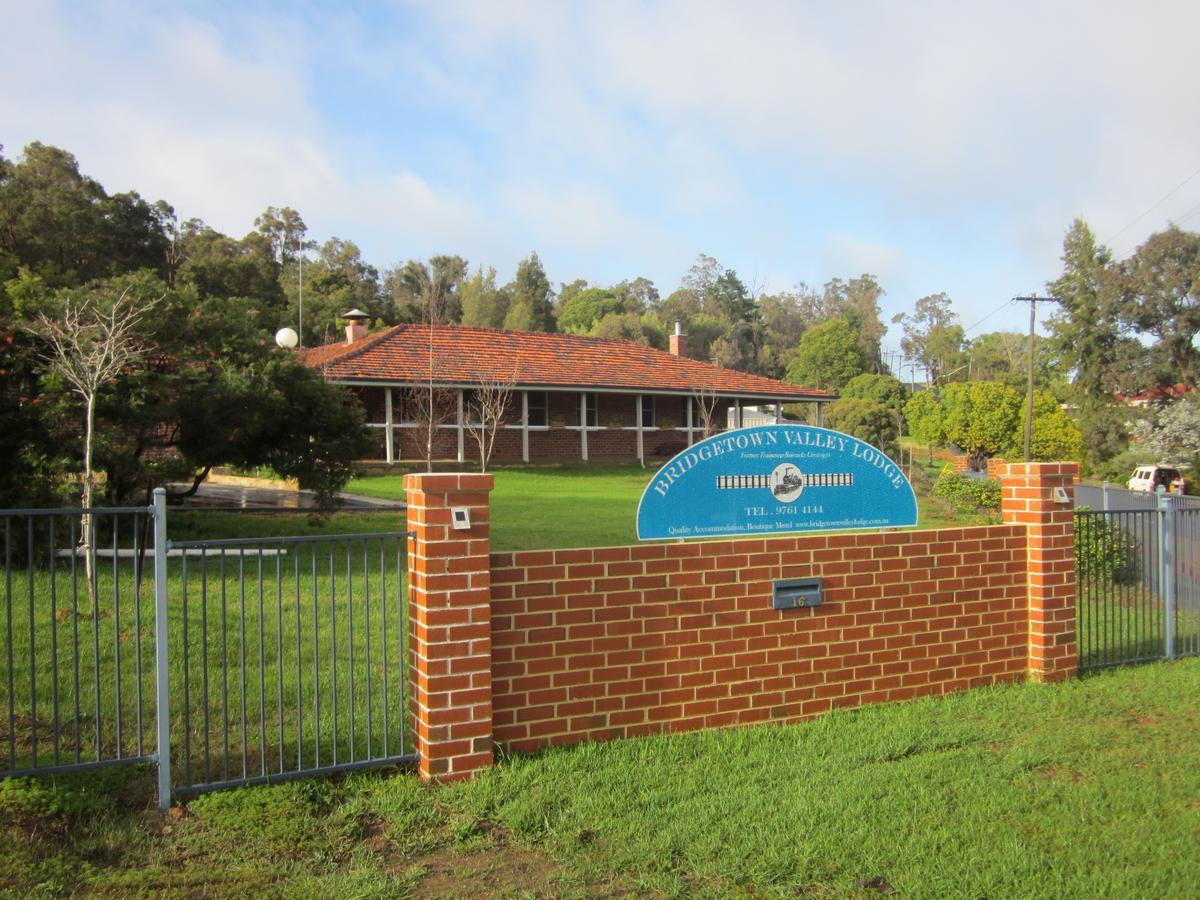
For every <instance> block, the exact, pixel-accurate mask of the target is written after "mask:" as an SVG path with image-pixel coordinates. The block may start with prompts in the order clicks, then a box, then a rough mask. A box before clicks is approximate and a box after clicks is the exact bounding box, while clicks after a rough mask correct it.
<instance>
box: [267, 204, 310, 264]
mask: <svg viewBox="0 0 1200 900" xmlns="http://www.w3.org/2000/svg"><path fill="white" fill-rule="evenodd" d="M254 227H255V229H257V231H258V233H259V234H261V235H262V236H263V237H264V238H266V240H267V243H268V245H269V246H270V248H271V253H272V255H273V256H274V257H275V261H276V262H277V263H279V265H280V267H281V268H286V267H287V266H289V265H291V264H292V263H293V262H295V260H296V257H297V256H300V255H301V254H303V253H304V251H305V250H311V249H313V244H312V242H311V241H310V240H309V239H308V226H307V225H305V224H304V219H303V218H301V216H300V213H298V212H296V210H294V209H292V208H291V207H290V206H284V207H282V208H280V207H277V206H268V207H267V208H266V210H265V211H264V212H263V213H262V214H261V215H259V216H258V217H257V218H256V219H255V220H254Z"/></svg>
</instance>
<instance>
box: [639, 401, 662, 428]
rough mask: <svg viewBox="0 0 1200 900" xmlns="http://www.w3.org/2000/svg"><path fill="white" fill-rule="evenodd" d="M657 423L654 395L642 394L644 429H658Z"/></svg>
mask: <svg viewBox="0 0 1200 900" xmlns="http://www.w3.org/2000/svg"><path fill="white" fill-rule="evenodd" d="M647 419H649V421H647ZM655 421H656V419H655V408H654V395H653V394H642V428H657V427H658V426H657V425H655Z"/></svg>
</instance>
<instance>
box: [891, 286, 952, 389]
mask: <svg viewBox="0 0 1200 900" xmlns="http://www.w3.org/2000/svg"><path fill="white" fill-rule="evenodd" d="M892 321H893V322H895V323H897V324H898V325H900V326H902V327H903V329H904V337H902V338H901V339H900V346H901V348H903V350H904V355H905V356H907V357H908V358H909V359H916V360H919V361H920V363H921V365H922V366H924V368H925V371H926V373H927V374H928V377H929V383H930V384H932V385H937V384H938V382H939V381H940V380H941V379H942V377H943V376H944V375H946V374H948V373H951V372H954V371H955V370H956V369H959V368H961V367H962V366H963V365H964V364H965V363H964V359H963V352H962V351H963V344H964V342H965V335H964V334H963V329H962V326H961V325H959V324H958V316H957V315H956V314H955V313H954V311H953V310H952V309H951V308H950V297H949V296H948V295H946V294H930V295H928V296H925V297H922V298H921V299H920V300H918V301H917V303H916V306H915V308H914V309H913V314H912V315H911V316H909V315H907V314H906V313H898V314H897V315H896V316H894V317H893V318H892Z"/></svg>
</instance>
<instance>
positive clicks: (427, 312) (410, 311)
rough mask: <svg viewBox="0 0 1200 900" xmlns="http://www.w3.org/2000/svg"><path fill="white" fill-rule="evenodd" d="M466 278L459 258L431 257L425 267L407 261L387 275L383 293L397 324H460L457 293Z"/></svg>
mask: <svg viewBox="0 0 1200 900" xmlns="http://www.w3.org/2000/svg"><path fill="white" fill-rule="evenodd" d="M466 276H467V261H466V260H465V259H463V258H462V257H461V256H445V255H442V256H431V257H430V258H429V262H428V263H423V262H420V261H419V260H415V259H410V260H409V261H408V262H406V263H405V264H404V265H403V266H399V267H398V268H395V269H393V270H391V271H390V272H388V273H387V276H386V277H385V280H384V292H385V294H386V295H387V297H388V298H390V301H391V304H392V306H393V307H394V310H395V316H396V318H397V320H398V321H400V322H430V321H432V322H438V323H442V324H445V323H457V322H460V321H462V314H463V308H462V297H461V295H460V289H461V286H462V283H463V281H464V280H465V279H466Z"/></svg>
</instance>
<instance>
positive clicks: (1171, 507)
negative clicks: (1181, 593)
mask: <svg viewBox="0 0 1200 900" xmlns="http://www.w3.org/2000/svg"><path fill="white" fill-rule="evenodd" d="M1158 509H1159V523H1160V525H1161V530H1160V532H1159V543H1158V557H1159V559H1160V560H1161V562H1162V591H1163V607H1164V608H1163V616H1164V621H1163V644H1164V645H1165V647H1164V649H1165V653H1164V655H1165V656H1166V658H1167V659H1174V658H1175V606H1176V600H1177V598H1176V596H1175V594H1176V583H1175V549H1176V548H1175V497H1173V496H1171V495H1170V494H1167V493H1164V492H1163V491H1162V489H1161V488H1160V489H1159V493H1158Z"/></svg>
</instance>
